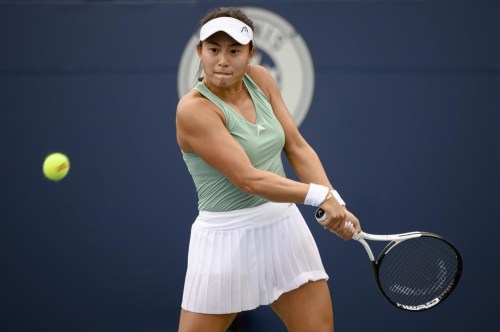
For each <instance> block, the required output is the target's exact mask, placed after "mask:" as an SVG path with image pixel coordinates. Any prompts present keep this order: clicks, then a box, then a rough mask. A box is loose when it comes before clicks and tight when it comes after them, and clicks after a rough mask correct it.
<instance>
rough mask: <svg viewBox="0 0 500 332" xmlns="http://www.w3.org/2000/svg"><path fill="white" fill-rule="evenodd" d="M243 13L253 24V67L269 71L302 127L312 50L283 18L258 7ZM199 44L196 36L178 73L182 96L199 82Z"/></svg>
mask: <svg viewBox="0 0 500 332" xmlns="http://www.w3.org/2000/svg"><path fill="white" fill-rule="evenodd" d="M241 9H242V10H243V11H244V12H245V14H247V15H248V17H249V18H250V19H251V20H252V21H253V23H254V40H255V46H256V53H255V56H254V58H253V59H252V62H251V63H253V64H259V65H262V66H264V67H266V68H267V69H268V70H269V72H270V73H271V75H272V76H273V78H274V80H275V81H276V83H277V84H278V87H279V88H280V90H281V94H282V95H283V99H284V100H285V103H286V105H287V107H288V110H289V111H290V113H291V114H292V117H293V119H294V120H295V123H296V124H297V126H299V125H300V124H301V123H302V121H303V120H304V118H305V117H306V115H307V113H308V112H309V107H310V106H311V101H312V97H313V93H314V66H313V62H312V58H311V54H310V53H309V49H308V48H307V45H306V43H305V42H304V40H303V39H302V37H301V36H300V35H299V34H298V32H297V31H295V29H294V27H293V26H292V25H291V24H290V23H289V22H288V21H286V20H285V19H284V18H283V17H281V16H279V15H277V14H276V13H274V12H271V11H269V10H267V9H263V8H258V7H242V8H241ZM244 31H245V32H247V33H248V29H247V28H246V27H243V28H242V29H241V32H244ZM198 40H199V36H198V35H197V34H195V35H193V36H192V37H191V39H190V40H189V41H188V43H187V45H186V47H185V48H184V52H183V53H182V57H181V61H180V64H179V71H178V72H177V90H178V94H179V96H183V95H184V94H186V93H187V92H188V91H189V90H191V89H192V88H193V86H194V85H195V83H196V81H197V77H196V74H197V72H198V67H199V59H198V54H197V53H196V45H197V44H198Z"/></svg>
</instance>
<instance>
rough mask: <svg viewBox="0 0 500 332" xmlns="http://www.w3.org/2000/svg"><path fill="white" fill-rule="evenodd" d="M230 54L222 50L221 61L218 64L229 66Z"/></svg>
mask: <svg viewBox="0 0 500 332" xmlns="http://www.w3.org/2000/svg"><path fill="white" fill-rule="evenodd" d="M228 56H229V54H227V53H225V52H221V53H220V56H219V61H218V63H217V64H218V65H219V66H223V67H224V66H227V65H228V61H227V57H228Z"/></svg>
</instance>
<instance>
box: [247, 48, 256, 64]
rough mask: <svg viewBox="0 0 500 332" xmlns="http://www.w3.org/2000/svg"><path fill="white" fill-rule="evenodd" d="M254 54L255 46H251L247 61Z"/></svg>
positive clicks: (250, 59)
mask: <svg viewBox="0 0 500 332" xmlns="http://www.w3.org/2000/svg"><path fill="white" fill-rule="evenodd" d="M254 55H255V47H252V49H251V50H250V54H249V55H248V63H250V61H252V59H253V56H254Z"/></svg>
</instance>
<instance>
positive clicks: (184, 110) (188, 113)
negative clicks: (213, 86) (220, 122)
mask: <svg viewBox="0 0 500 332" xmlns="http://www.w3.org/2000/svg"><path fill="white" fill-rule="evenodd" d="M176 116H177V119H178V120H181V121H183V120H187V121H188V122H193V121H195V120H196V119H203V118H204V119H206V117H208V118H218V119H220V115H219V110H218V108H217V107H216V106H215V105H214V104H213V103H212V102H211V101H210V100H208V99H207V98H205V97H203V96H202V95H201V94H200V93H199V92H198V91H196V90H192V91H190V92H188V93H187V94H185V95H184V96H183V97H182V98H181V99H180V100H179V102H178V103H177V113H176Z"/></svg>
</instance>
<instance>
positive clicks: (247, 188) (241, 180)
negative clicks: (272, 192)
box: [233, 174, 259, 195]
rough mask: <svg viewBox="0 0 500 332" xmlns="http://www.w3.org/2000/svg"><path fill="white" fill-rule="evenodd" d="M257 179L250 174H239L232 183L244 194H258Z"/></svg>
mask: <svg viewBox="0 0 500 332" xmlns="http://www.w3.org/2000/svg"><path fill="white" fill-rule="evenodd" d="M258 182H259V181H258V179H257V178H256V177H255V176H252V175H250V174H240V175H239V176H237V177H236V178H235V179H234V180H233V183H234V184H235V185H236V186H237V187H238V189H240V190H241V191H242V192H244V193H245V194H249V195H258V194H259V193H258Z"/></svg>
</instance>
